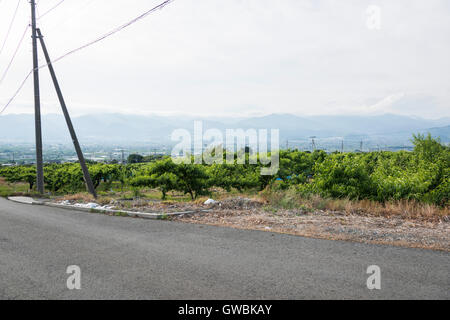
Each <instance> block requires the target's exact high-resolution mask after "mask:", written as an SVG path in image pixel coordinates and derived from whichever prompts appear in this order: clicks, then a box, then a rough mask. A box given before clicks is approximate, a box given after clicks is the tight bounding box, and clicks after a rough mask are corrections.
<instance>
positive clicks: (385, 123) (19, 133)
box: [0, 114, 450, 144]
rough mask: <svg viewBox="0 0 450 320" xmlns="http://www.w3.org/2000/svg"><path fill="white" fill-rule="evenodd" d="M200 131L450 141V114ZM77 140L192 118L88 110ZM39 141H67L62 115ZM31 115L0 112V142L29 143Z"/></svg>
mask: <svg viewBox="0 0 450 320" xmlns="http://www.w3.org/2000/svg"><path fill="white" fill-rule="evenodd" d="M202 120H203V128H204V130H206V129H209V128H217V129H219V130H221V131H223V132H224V131H225V129H236V128H242V129H249V128H254V129H272V128H274V129H280V138H281V139H282V140H285V139H289V140H296V139H297V140H299V139H308V138H309V137H310V136H317V137H318V138H330V137H353V138H355V137H358V138H361V139H365V140H367V139H381V140H383V141H389V142H390V143H406V142H409V139H410V138H411V135H412V133H417V132H421V133H425V132H430V133H431V134H432V135H433V136H440V137H441V140H442V141H443V142H450V132H449V130H450V118H443V119H438V120H429V119H422V118H413V117H407V116H400V115H394V114H385V115H381V116H341V115H336V116H334V115H330V116H305V117H299V116H296V115H292V114H271V115H267V116H262V117H251V118H244V119H242V118H241V119H233V118H220V117H217V118H215V117H209V118H205V119H202ZM73 123H74V126H75V129H76V131H77V135H78V137H79V139H80V141H81V142H82V143H122V144H123V143H142V142H143V143H163V144H164V143H170V135H171V133H172V132H173V130H175V129H178V128H182V129H187V130H188V131H190V132H192V131H193V125H194V122H193V118H188V117H185V116H179V117H176V116H167V117H166V116H142V115H125V114H101V115H100V114H92V115H84V116H80V117H75V118H73ZM42 128H43V139H44V141H45V142H47V143H57V142H61V143H64V142H70V136H69V133H68V130H67V127H66V123H65V120H64V117H63V116H62V115H55V114H50V115H44V116H43V117H42ZM355 139H356V138H355ZM33 141H34V116H33V115H31V114H19V115H14V114H13V115H5V116H0V142H33Z"/></svg>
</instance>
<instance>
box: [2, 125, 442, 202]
mask: <svg viewBox="0 0 450 320" xmlns="http://www.w3.org/2000/svg"><path fill="white" fill-rule="evenodd" d="M413 143H414V145H415V149H414V151H413V152H405V151H400V152H369V153H345V154H341V153H332V154H326V153H325V152H323V151H314V152H312V153H311V152H301V151H293V150H288V151H281V152H280V163H279V164H280V167H279V171H278V172H277V173H276V175H274V176H263V175H261V174H260V172H261V171H260V170H261V168H262V165H261V164H258V165H250V164H248V163H247V164H237V163H236V160H235V163H234V164H211V165H207V164H176V163H174V162H172V160H171V159H170V158H169V157H163V158H160V159H158V158H157V157H156V156H155V158H152V159H146V158H141V156H139V157H137V156H136V157H134V156H133V157H132V159H129V162H141V161H146V160H151V161H152V162H146V163H129V164H127V165H120V164H100V163H89V164H88V168H89V172H90V174H91V178H92V180H93V183H94V186H95V187H96V188H100V186H101V188H103V189H102V190H107V191H109V190H110V189H112V188H113V186H115V185H120V187H121V189H122V191H124V188H128V189H127V191H130V188H131V191H133V190H135V191H133V192H134V193H136V194H137V193H138V191H139V190H141V189H143V188H158V189H159V190H160V191H161V193H162V199H166V197H167V193H168V192H170V191H178V192H182V193H184V194H188V195H189V196H190V197H191V199H195V198H197V197H198V196H200V195H207V194H208V193H209V190H210V188H211V187H218V188H222V189H224V190H226V191H232V190H237V191H239V192H242V191H248V190H253V191H258V190H266V189H270V190H275V191H277V192H284V193H289V195H290V196H289V197H295V196H296V195H302V196H308V195H312V194H320V195H322V196H324V197H332V198H349V199H371V200H378V201H382V202H383V201H387V200H391V199H396V200H397V199H415V200H418V201H425V202H429V203H434V204H437V205H440V206H448V205H449V194H450V148H449V147H447V146H444V145H442V144H441V143H440V141H439V140H436V139H433V138H432V137H431V136H430V135H428V136H424V135H420V134H419V135H415V136H414V137H413ZM257 156H259V155H257ZM130 157H131V156H130ZM225 157H226V152H225V153H224V158H225ZM246 157H247V160H248V157H249V154H248V153H247V154H246ZM133 159H134V160H133ZM130 160H132V161H130ZM44 174H45V177H44V178H45V183H46V188H47V189H48V190H50V191H52V192H54V193H57V192H59V193H70V192H79V191H82V190H84V189H85V186H84V179H83V173H82V171H81V168H80V165H79V164H78V163H65V164H58V165H57V164H52V165H46V166H45V168H44ZM0 176H2V177H4V178H5V180H6V181H7V182H10V183H14V182H24V183H28V184H29V187H30V190H31V189H32V188H33V187H34V181H35V179H36V174H35V167H33V166H13V167H0ZM285 200H286V203H285V204H283V207H286V206H289V205H288V204H289V203H291V202H292V201H290V199H288V198H286V199H285ZM283 201H284V200H283Z"/></svg>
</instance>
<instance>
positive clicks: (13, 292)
mask: <svg viewBox="0 0 450 320" xmlns="http://www.w3.org/2000/svg"><path fill="white" fill-rule="evenodd" d="M69 265H77V266H79V267H80V269H81V289H80V290H69V289H68V288H67V285H66V281H67V278H68V277H69V274H66V269H67V267H68V266H69ZM369 265H378V266H379V267H380V269H381V289H380V290H369V289H367V286H366V280H367V277H368V276H369V275H368V274H366V270H367V267H368V266H369ZM449 271H450V254H449V253H445V252H439V251H429V250H421V249H407V248H399V247H390V246H381V245H367V244H358V243H351V242H341V241H326V240H317V239H309V238H302V237H297V236H290V235H282V234H273V233H270V232H261V231H245V230H235V229H231V228H221V227H212V226H201V225H193V224H192V225H191V224H184V223H177V222H169V221H155V220H144V219H136V218H128V217H127V218H125V217H110V216H105V215H101V214H93V213H85V212H78V211H70V210H64V209H57V208H50V207H45V206H31V205H23V204H18V203H13V202H10V201H8V200H5V199H2V198H0V299H324V298H326V299H393V298H398V299H436V298H437V299H449V298H450V293H449V289H450V280H449V278H450V277H449Z"/></svg>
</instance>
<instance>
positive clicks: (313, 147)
mask: <svg viewBox="0 0 450 320" xmlns="http://www.w3.org/2000/svg"><path fill="white" fill-rule="evenodd" d="M310 138H311V150H312V152H314V151H315V150H316V142H315V141H314V139H315V138H317V137H316V136H312V137H310Z"/></svg>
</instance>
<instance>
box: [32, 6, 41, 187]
mask: <svg viewBox="0 0 450 320" xmlns="http://www.w3.org/2000/svg"><path fill="white" fill-rule="evenodd" d="M30 4H31V39H32V43H33V79H34V129H35V136H36V187H37V191H38V192H39V193H40V194H43V193H44V164H43V163H44V161H43V160H42V129H41V99H40V96H39V69H38V67H39V66H38V53H37V40H36V37H37V36H36V3H35V0H30Z"/></svg>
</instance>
